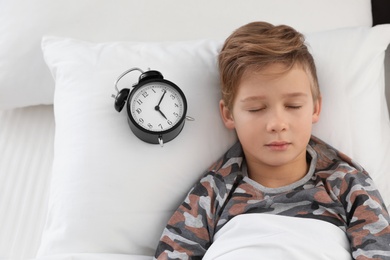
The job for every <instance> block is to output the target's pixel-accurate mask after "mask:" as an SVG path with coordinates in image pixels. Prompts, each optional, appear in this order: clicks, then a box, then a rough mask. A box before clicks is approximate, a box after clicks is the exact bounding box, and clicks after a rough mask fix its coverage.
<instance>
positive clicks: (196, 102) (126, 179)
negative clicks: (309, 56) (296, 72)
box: [39, 26, 390, 256]
mask: <svg viewBox="0 0 390 260" xmlns="http://www.w3.org/2000/svg"><path fill="white" fill-rule="evenodd" d="M307 39H308V42H309V44H310V45H311V48H312V52H313V55H314V57H315V59H316V62H317V66H318V73H319V78H320V84H321V87H322V92H323V98H324V107H323V114H322V119H321V120H320V122H319V123H318V124H317V125H316V126H315V131H314V133H315V134H317V135H318V136H319V137H320V138H323V139H324V140H326V141H328V142H330V143H331V144H333V145H334V146H335V147H337V148H339V149H340V150H341V151H346V153H347V154H349V155H350V156H352V157H353V158H357V159H358V160H359V162H360V163H361V164H363V166H365V167H366V168H367V169H368V170H369V171H370V172H371V174H372V176H373V177H374V179H375V181H376V182H377V184H378V186H379V188H380V189H381V191H382V194H383V195H384V196H385V197H386V199H387V201H390V193H389V191H390V177H389V175H387V174H388V172H390V161H389V160H386V158H385V157H386V154H389V149H390V126H389V121H388V117H387V116H388V115H387V112H386V111H387V110H386V109H385V108H384V103H383V102H384V98H383V96H384V95H383V90H384V84H383V57H384V50H385V49H386V47H387V44H388V43H389V42H390V26H381V27H375V28H372V29H370V28H351V29H343V30H337V31H329V32H324V33H316V34H310V35H308V36H307ZM220 45H221V42H215V41H195V42H170V43H169V42H166V43H131V42H130V43H129V42H111V43H101V44H95V43H89V42H84V41H79V40H74V39H65V38H55V37H48V38H45V39H44V40H43V43H42V46H43V51H44V56H45V60H46V62H47V64H48V66H49V68H50V69H51V71H52V73H53V75H54V78H55V80H56V90H55V91H56V92H55V100H54V108H55V118H56V136H55V159H54V166H53V167H54V168H53V177H52V183H51V191H50V202H49V211H48V216H47V222H46V226H45V230H44V233H43V237H42V242H41V246H40V250H39V255H41V256H44V255H51V254H66V253H86V252H87V253H128V254H141V255H147V254H149V255H152V254H153V253H154V249H155V247H156V245H157V242H158V240H159V237H160V235H161V232H162V230H163V228H164V227H165V224H166V222H167V220H168V218H169V217H170V216H171V214H172V213H173V211H174V210H175V209H176V207H177V206H178V204H179V203H180V202H181V201H182V199H183V198H184V196H185V194H186V192H187V191H188V190H189V188H190V186H191V185H192V184H193V183H194V182H195V181H196V180H197V179H198V178H199V177H200V176H201V175H202V174H203V172H204V171H205V170H206V168H207V167H208V166H209V165H210V164H211V163H212V162H213V161H215V160H216V159H217V158H218V157H220V156H221V155H222V154H223V153H224V152H225V151H226V150H227V149H228V147H229V146H230V145H231V144H233V143H234V142H235V140H236V137H235V135H234V134H233V133H232V132H229V131H227V130H226V129H225V128H224V126H223V124H222V122H221V120H220V118H219V111H218V100H219V98H220V94H219V86H218V71H217V65H216V55H217V54H218V50H219V46H220ZM351 57H353V58H351ZM131 67H141V68H148V67H150V68H151V69H156V70H159V71H160V72H162V74H163V75H164V76H165V78H167V79H169V80H171V81H173V82H175V83H177V84H178V85H179V86H180V87H181V88H182V90H183V91H184V93H185V94H186V96H187V99H188V103H189V110H188V115H190V116H192V117H194V118H195V121H194V122H186V125H185V126H184V129H183V131H182V133H181V134H180V135H179V137H177V138H176V139H174V140H173V141H171V142H169V143H167V144H165V146H164V147H163V148H161V147H160V146H158V145H150V144H147V143H144V142H142V141H140V140H139V139H137V138H136V137H135V136H134V135H133V134H132V132H131V131H130V128H129V126H128V124H127V122H126V113H125V110H123V111H122V112H121V113H117V112H116V111H115V110H114V107H113V106H114V99H112V98H110V95H111V94H113V93H114V94H115V91H114V87H113V83H114V81H115V80H116V78H117V77H118V75H119V74H120V73H122V72H123V71H125V70H126V69H128V68H131ZM351 84H353V85H351ZM362 104H364V106H363V107H361V105H362ZM366 109H367V110H369V111H370V113H365V110H366ZM355 113H357V115H355ZM362 136H364V137H365V138H361V137H362Z"/></svg>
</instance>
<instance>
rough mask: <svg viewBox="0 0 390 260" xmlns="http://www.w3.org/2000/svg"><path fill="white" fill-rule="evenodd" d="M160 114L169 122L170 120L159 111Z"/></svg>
mask: <svg viewBox="0 0 390 260" xmlns="http://www.w3.org/2000/svg"><path fill="white" fill-rule="evenodd" d="M158 112H160V114H161V115H162V116H163V117H164V118H165V119H166V120H168V118H167V117H166V116H165V115H164V113H163V112H162V111H161V110H160V109H159V110H158Z"/></svg>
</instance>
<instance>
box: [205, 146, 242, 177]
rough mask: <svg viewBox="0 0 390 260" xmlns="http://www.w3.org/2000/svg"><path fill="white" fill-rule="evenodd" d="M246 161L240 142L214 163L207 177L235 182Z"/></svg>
mask: <svg viewBox="0 0 390 260" xmlns="http://www.w3.org/2000/svg"><path fill="white" fill-rule="evenodd" d="M243 161H244V152H243V150H242V146H241V143H240V142H236V143H235V144H234V145H233V146H232V147H231V148H230V149H229V150H228V151H227V152H226V153H225V154H224V155H223V156H222V157H221V158H219V159H218V160H217V161H216V162H215V163H213V164H212V165H211V166H210V167H209V168H208V170H207V173H206V175H213V176H215V177H216V178H222V179H225V181H228V180H234V179H235V178H236V177H237V175H239V174H240V173H241V166H242V163H243Z"/></svg>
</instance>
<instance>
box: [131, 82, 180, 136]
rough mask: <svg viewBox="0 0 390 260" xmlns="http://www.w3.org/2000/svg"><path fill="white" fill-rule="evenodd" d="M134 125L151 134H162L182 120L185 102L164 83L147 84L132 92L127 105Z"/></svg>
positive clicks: (175, 90) (178, 93)
mask: <svg viewBox="0 0 390 260" xmlns="http://www.w3.org/2000/svg"><path fill="white" fill-rule="evenodd" d="M128 104H129V105H130V113H131V116H132V118H133V119H134V121H135V123H136V124H137V125H139V126H140V127H142V128H143V129H145V130H148V131H151V132H163V131H166V130H169V129H171V128H173V127H174V126H176V125H177V124H178V123H179V122H181V121H182V120H183V117H184V114H185V110H186V109H185V106H186V103H185V100H184V99H183V95H182V94H181V93H180V92H179V91H178V90H177V89H176V88H174V87H173V86H171V85H169V84H167V83H165V82H149V83H146V84H145V85H142V86H140V87H139V88H137V89H135V90H134V93H132V94H131V97H130V100H129V103H128Z"/></svg>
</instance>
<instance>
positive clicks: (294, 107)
mask: <svg viewBox="0 0 390 260" xmlns="http://www.w3.org/2000/svg"><path fill="white" fill-rule="evenodd" d="M286 107H287V108H290V109H300V108H301V107H302V106H286Z"/></svg>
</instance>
